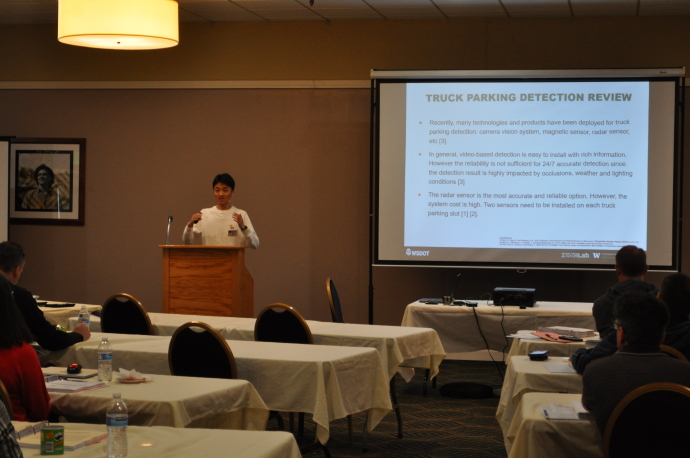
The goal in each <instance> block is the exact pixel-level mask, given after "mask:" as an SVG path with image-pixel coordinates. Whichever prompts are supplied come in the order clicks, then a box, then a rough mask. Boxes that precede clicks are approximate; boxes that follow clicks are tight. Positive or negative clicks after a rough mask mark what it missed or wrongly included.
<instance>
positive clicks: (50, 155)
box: [10, 138, 86, 226]
mask: <svg viewBox="0 0 690 458" xmlns="http://www.w3.org/2000/svg"><path fill="white" fill-rule="evenodd" d="M85 155H86V139H84V138H17V139H13V140H12V143H11V147H10V222H11V223H15V224H56V225H72V226H83V225H84V210H85V209H84V201H85V197H86V196H85V193H86V188H85V186H84V181H85V178H86V177H85V174H84V169H85V167H84V166H85V162H84V159H85Z"/></svg>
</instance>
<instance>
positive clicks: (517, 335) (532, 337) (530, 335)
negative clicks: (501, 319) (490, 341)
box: [506, 334, 541, 340]
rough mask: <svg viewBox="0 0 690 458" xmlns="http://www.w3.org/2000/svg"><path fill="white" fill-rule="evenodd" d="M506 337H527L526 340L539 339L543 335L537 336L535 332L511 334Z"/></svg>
mask: <svg viewBox="0 0 690 458" xmlns="http://www.w3.org/2000/svg"><path fill="white" fill-rule="evenodd" d="M506 337H512V338H514V339H525V340H539V339H541V337H539V336H535V335H534V334H510V335H507V336H506Z"/></svg>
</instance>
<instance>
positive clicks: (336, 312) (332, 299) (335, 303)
mask: <svg viewBox="0 0 690 458" xmlns="http://www.w3.org/2000/svg"><path fill="white" fill-rule="evenodd" d="M326 294H327V295H328V304H329V305H330V306H331V318H332V319H333V322H334V323H344V321H343V312H342V311H341V310H340V297H338V290H337V289H335V283H333V280H331V277H328V278H327V279H326Z"/></svg>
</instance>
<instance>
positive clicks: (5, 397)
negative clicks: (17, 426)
mask: <svg viewBox="0 0 690 458" xmlns="http://www.w3.org/2000/svg"><path fill="white" fill-rule="evenodd" d="M0 401H2V403H3V404H5V409H7V415H8V416H9V417H10V421H11V420H13V419H14V408H13V407H12V400H11V399H10V393H8V392H7V388H6V387H5V384H4V383H2V380H0Z"/></svg>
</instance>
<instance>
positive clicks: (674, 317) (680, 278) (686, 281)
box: [659, 273, 690, 325]
mask: <svg viewBox="0 0 690 458" xmlns="http://www.w3.org/2000/svg"><path fill="white" fill-rule="evenodd" d="M659 299H660V300H662V301H664V303H665V304H666V306H667V307H668V313H669V315H670V317H671V318H670V321H669V324H671V325H673V324H677V323H682V322H683V321H688V319H690V277H688V276H687V275H685V274H682V273H676V274H671V275H669V276H668V277H666V278H664V281H663V282H661V288H660V289H659Z"/></svg>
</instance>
